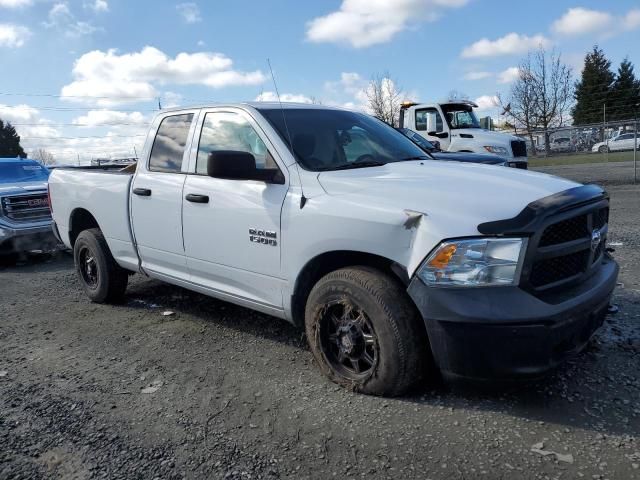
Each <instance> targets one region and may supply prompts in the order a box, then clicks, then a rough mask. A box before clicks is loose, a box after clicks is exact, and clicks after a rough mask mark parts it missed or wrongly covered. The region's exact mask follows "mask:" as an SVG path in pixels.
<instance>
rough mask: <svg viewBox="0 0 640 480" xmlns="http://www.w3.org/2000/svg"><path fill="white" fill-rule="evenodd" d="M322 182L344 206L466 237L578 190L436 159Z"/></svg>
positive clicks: (528, 175)
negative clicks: (437, 224)
mask: <svg viewBox="0 0 640 480" xmlns="http://www.w3.org/2000/svg"><path fill="white" fill-rule="evenodd" d="M318 181H319V182H320V184H321V185H322V187H323V188H324V190H325V191H326V192H327V194H329V195H333V196H341V197H342V198H343V200H344V201H347V202H352V203H358V204H361V205H367V206H376V205H377V206H379V209H384V210H385V211H388V210H389V209H400V210H401V211H402V210H404V211H406V210H412V211H416V212H421V213H424V214H426V215H428V216H429V218H430V219H432V220H437V219H438V218H441V219H442V222H441V223H446V224H448V225H451V226H452V228H453V230H455V233H456V234H465V235H471V234H477V229H476V226H477V225H478V224H480V223H483V222H489V221H494V220H502V219H506V218H512V217H514V216H516V215H517V214H518V213H520V211H522V209H524V207H526V206H527V205H528V204H529V203H531V202H533V201H535V200H538V199H540V198H543V197H546V196H549V195H552V194H554V193H558V192H561V191H563V190H567V189H569V188H573V187H576V186H578V185H579V184H577V183H575V182H572V181H569V180H566V179H562V178H559V177H554V176H551V175H547V174H543V173H537V172H531V171H527V170H520V169H515V168H498V167H493V166H490V165H481V164H474V163H458V162H444V161H437V160H428V161H407V162H396V163H388V164H386V165H384V166H381V167H370V168H359V169H353V170H341V171H334V172H322V173H320V175H319V176H318ZM450 233H453V232H450Z"/></svg>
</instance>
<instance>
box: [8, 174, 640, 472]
mask: <svg viewBox="0 0 640 480" xmlns="http://www.w3.org/2000/svg"><path fill="white" fill-rule="evenodd" d="M574 173H576V175H577V173H578V172H577V171H576V172H574ZM608 189H609V191H610V193H611V196H612V213H611V232H612V233H611V236H610V239H609V241H610V243H611V245H613V246H614V247H615V248H616V253H615V256H616V258H617V259H618V261H619V263H620V265H621V267H622V273H621V277H620V285H619V286H618V288H617V290H616V296H615V303H616V304H617V305H619V307H620V311H619V313H618V314H617V315H616V316H611V317H608V319H607V321H606V322H605V326H604V327H603V328H602V329H601V330H600V331H599V333H598V334H597V335H596V336H595V337H594V339H593V340H592V342H591V344H590V345H589V347H588V348H587V350H586V351H585V352H583V353H582V354H580V355H579V356H578V357H576V358H574V359H572V360H571V361H569V362H568V363H567V364H566V365H564V366H563V367H561V368H560V369H559V370H558V371H557V372H555V373H553V374H552V375H551V376H549V377H548V378H546V379H545V380H543V381H540V382H537V383H529V384H526V385H521V386H518V387H511V388H504V387H502V388H491V389H485V390H481V391H479V390H477V389H473V388H466V389H460V388H456V389H452V388H450V387H448V386H445V385H441V384H439V383H434V384H428V385H424V386H423V387H422V388H421V389H420V390H419V391H417V392H416V393H414V394H412V395H410V396H406V397H403V398H398V399H383V398H374V397H367V396H363V395H356V394H352V393H349V392H347V391H345V390H343V389H341V388H338V387H336V386H335V385H333V384H331V383H329V382H328V381H327V380H325V379H324V378H323V377H322V376H321V375H320V374H319V373H318V370H317V369H316V368H315V367H314V365H313V362H312V359H311V354H310V352H309V351H308V349H307V347H306V345H305V342H304V340H303V338H302V335H301V333H300V332H299V331H297V330H295V329H294V328H293V327H291V326H290V325H289V324H287V323H285V322H284V321H280V320H277V319H273V318H270V317H267V316H265V315H261V314H257V313H254V312H252V311H249V310H246V309H243V308H240V307H236V306H234V305H231V304H228V303H224V302H220V301H217V300H214V299H210V298H207V297H204V296H202V295H198V294H195V293H190V292H188V291H186V290H183V289H180V288H177V287H172V286H168V285H164V284H161V283H159V282H156V281H152V280H148V279H145V278H143V277H141V276H139V275H136V276H134V277H132V281H131V284H130V287H129V289H128V293H127V301H126V304H124V305H121V306H106V305H95V304H91V303H90V302H89V301H88V300H87V298H86V297H85V296H84V295H83V294H82V293H81V291H80V288H79V286H78V283H77V281H76V278H75V274H74V272H73V270H72V260H71V258H70V256H69V255H67V254H65V253H60V254H58V255H55V256H52V257H50V256H35V257H31V258H30V259H28V261H26V262H21V263H18V264H17V265H4V266H0V479H37V478H65V479H85V478H108V479H115V478H123V479H124V478H126V479H131V478H144V479H147V478H148V479H156V478H158V479H174V478H194V479H195V478H207V479H209V478H273V479H275V478H295V479H305V478H314V479H316V478H319V479H325V478H391V479H410V478H419V479H440V478H442V479H445V478H446V479H475V478H484V479H513V478H523V479H533V478H536V479H538V478H539V479H568V478H571V479H574V478H585V479H633V478H640V271H639V266H640V255H639V253H638V251H639V249H638V247H640V193H639V192H640V190H639V189H638V187H634V186H632V185H628V184H627V185H616V184H613V185H611V186H610V187H609V188H608ZM165 312H172V314H170V315H164V314H163V313H165ZM540 444H542V445H540ZM532 448H534V449H538V450H542V451H544V452H549V451H551V452H555V453H551V454H546V455H543V454H542V453H540V452H539V451H532Z"/></svg>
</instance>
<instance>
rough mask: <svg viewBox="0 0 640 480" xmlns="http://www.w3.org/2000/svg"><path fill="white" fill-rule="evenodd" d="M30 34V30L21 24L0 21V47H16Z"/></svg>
mask: <svg viewBox="0 0 640 480" xmlns="http://www.w3.org/2000/svg"><path fill="white" fill-rule="evenodd" d="M30 36H31V30H29V29H28V28H27V27H23V26H21V25H12V24H10V23H0V47H9V48H18V47H21V46H23V45H24V42H25V41H26V40H27V39H28V38H29V37H30Z"/></svg>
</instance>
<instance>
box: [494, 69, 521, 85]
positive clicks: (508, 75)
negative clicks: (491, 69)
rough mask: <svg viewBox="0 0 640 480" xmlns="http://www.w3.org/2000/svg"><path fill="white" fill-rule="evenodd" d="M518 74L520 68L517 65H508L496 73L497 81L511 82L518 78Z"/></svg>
mask: <svg viewBox="0 0 640 480" xmlns="http://www.w3.org/2000/svg"><path fill="white" fill-rule="evenodd" d="M519 76H520V69H519V68H518V67H509V68H507V69H506V70H503V71H502V72H500V73H499V74H498V83H511V82H514V81H516V80H517V79H518V77H519Z"/></svg>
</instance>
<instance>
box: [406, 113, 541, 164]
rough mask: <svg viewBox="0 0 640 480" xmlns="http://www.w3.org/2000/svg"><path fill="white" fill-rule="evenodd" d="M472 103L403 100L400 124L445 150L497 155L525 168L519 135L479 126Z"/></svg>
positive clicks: (522, 143)
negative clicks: (411, 101)
mask: <svg viewBox="0 0 640 480" xmlns="http://www.w3.org/2000/svg"><path fill="white" fill-rule="evenodd" d="M477 107H478V105H476V104H475V103H473V102H470V101H468V100H459V101H451V102H443V103H421V104H417V103H410V102H409V103H403V104H402V108H401V109H400V127H401V128H407V129H409V130H411V131H413V132H415V133H417V134H418V135H421V136H422V137H424V138H426V139H427V140H429V141H437V142H438V143H439V144H440V148H441V149H442V150H443V151H445V152H473V153H482V154H489V155H495V156H498V157H500V158H502V159H504V160H506V162H507V166H509V167H515V168H523V169H527V168H528V165H529V163H528V160H527V144H526V142H525V141H524V140H522V139H521V138H518V137H516V136H514V135H509V134H507V133H503V132H494V131H492V130H485V129H483V128H481V127H480V122H479V121H478V117H476V114H475V112H474V111H473V109H474V108H477Z"/></svg>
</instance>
